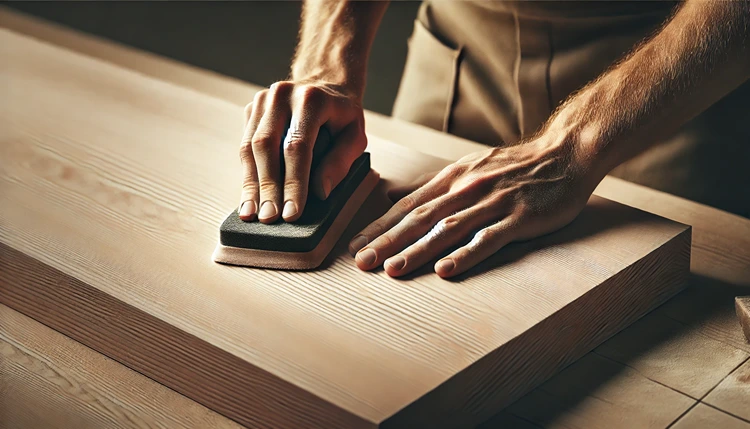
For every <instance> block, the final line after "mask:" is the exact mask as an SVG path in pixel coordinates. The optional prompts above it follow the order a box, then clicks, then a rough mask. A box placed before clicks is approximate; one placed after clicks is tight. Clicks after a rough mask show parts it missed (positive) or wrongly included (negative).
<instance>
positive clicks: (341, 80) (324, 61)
mask: <svg viewBox="0 0 750 429" xmlns="http://www.w3.org/2000/svg"><path fill="white" fill-rule="evenodd" d="M361 44H362V42H361V41H359V40H358V39H356V38H354V37H345V36H342V35H339V36H337V37H332V38H330V39H327V40H318V41H317V43H315V44H314V45H308V46H305V45H301V46H300V49H299V51H298V54H297V56H296V58H295V59H294V62H293V63H292V67H291V73H290V78H291V80H293V81H299V82H322V83H326V84H329V85H332V86H335V87H337V88H340V89H341V90H342V91H344V92H346V93H347V94H348V95H350V96H354V97H356V98H358V99H360V100H361V99H362V96H363V94H364V89H365V77H366V74H367V52H368V49H367V47H366V46H359V45H361Z"/></svg>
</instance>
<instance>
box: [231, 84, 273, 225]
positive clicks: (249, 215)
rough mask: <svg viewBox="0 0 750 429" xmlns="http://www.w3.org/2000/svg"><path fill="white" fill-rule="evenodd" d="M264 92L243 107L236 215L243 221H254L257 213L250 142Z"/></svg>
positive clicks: (256, 175)
mask: <svg viewBox="0 0 750 429" xmlns="http://www.w3.org/2000/svg"><path fill="white" fill-rule="evenodd" d="M265 95H266V92H265V91H258V92H257V93H256V94H255V98H254V99H253V102H252V103H250V104H248V105H247V106H246V107H245V130H244V132H243V135H242V142H241V143H240V161H241V162H242V194H241V195H240V205H239V208H238V214H239V216H240V219H242V220H243V221H246V222H247V221H251V220H254V219H255V216H256V214H257V213H258V198H259V193H258V172H257V170H256V168H255V157H254V156H253V147H252V140H253V135H254V134H255V129H256V128H257V127H258V123H259V122H260V118H261V117H262V116H263V104H264V102H265Z"/></svg>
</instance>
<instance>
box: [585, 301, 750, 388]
mask: <svg viewBox="0 0 750 429" xmlns="http://www.w3.org/2000/svg"><path fill="white" fill-rule="evenodd" d="M596 352H597V353H599V354H601V355H603V356H606V357H608V358H610V359H612V360H615V361H617V362H620V363H623V364H627V365H628V366H629V367H631V368H633V369H635V370H637V371H638V372H640V373H641V374H642V375H644V376H646V377H648V378H649V379H651V380H654V381H656V382H658V383H661V384H664V385H666V386H670V387H671V388H673V389H676V390H677V391H679V392H682V393H684V394H686V395H688V396H691V397H693V398H695V399H700V398H702V397H703V396H705V395H706V394H707V393H708V392H709V391H710V390H711V389H713V388H714V387H715V386H716V385H717V384H719V383H720V382H721V380H723V379H724V377H726V376H727V375H729V374H730V373H731V372H732V371H733V370H734V369H735V368H737V366H738V365H740V364H741V363H742V362H744V361H745V360H746V359H747V358H748V357H750V354H748V353H747V352H745V351H743V350H739V349H737V348H734V347H732V346H731V345H728V344H725V343H722V342H719V341H717V340H714V339H712V338H709V337H706V336H705V335H703V334H701V333H700V332H699V331H698V330H696V329H689V328H688V327H686V326H685V325H684V324H682V323H680V322H678V321H676V320H674V319H672V318H670V317H667V316H666V315H664V314H663V312H658V311H654V312H652V313H650V314H647V315H646V316H645V317H643V318H642V319H641V320H639V321H637V322H635V323H634V324H633V325H631V326H629V327H628V328H627V329H625V330H623V331H622V332H620V333H619V334H617V335H615V336H614V337H613V338H611V339H610V340H609V341H606V342H605V343H604V344H602V345H601V346H599V347H597V348H596ZM696 368H700V371H696Z"/></svg>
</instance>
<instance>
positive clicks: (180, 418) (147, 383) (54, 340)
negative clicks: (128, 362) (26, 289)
mask: <svg viewBox="0 0 750 429" xmlns="http://www.w3.org/2000/svg"><path fill="white" fill-rule="evenodd" d="M0 427H2V428H3V429H31V428H49V429H51V428H60V429H68V428H77V429H100V428H105V427H106V428H111V429H120V428H122V429H124V428H136V427H137V428H217V429H240V426H239V425H238V424H236V423H234V422H232V421H231V420H229V419H227V418H225V417H222V416H220V415H218V414H216V413H214V412H213V411H211V410H209V409H208V408H205V407H203V406H201V405H198V404H197V403H195V402H193V401H191V400H190V399H188V398H186V397H184V396H182V395H180V394H178V393H176V392H174V391H172V390H170V389H167V388H166V387H164V386H162V385H160V384H157V383H154V382H153V381H152V380H150V379H148V378H146V377H144V376H142V375H141V374H138V373H137V372H135V371H132V370H130V369H128V368H125V367H124V366H122V365H120V364H119V363H117V362H115V361H113V360H111V359H108V358H106V357H104V356H102V355H101V354H99V353H96V352H94V351H93V350H91V349H89V348H87V347H84V346H82V345H81V344H80V343H77V342H75V341H73V340H71V339H70V338H67V337H65V336H63V335H62V334H60V333H58V332H56V331H54V330H52V329H50V328H48V327H46V326H44V325H42V324H41V323H39V322H37V321H34V320H32V319H31V318H29V317H26V316H24V315H23V314H21V313H18V312H16V311H15V310H13V309H11V308H9V307H7V306H5V305H2V304H0Z"/></svg>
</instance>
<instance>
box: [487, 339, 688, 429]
mask: <svg viewBox="0 0 750 429" xmlns="http://www.w3.org/2000/svg"><path fill="white" fill-rule="evenodd" d="M696 402H697V401H696V400H695V399H692V398H690V397H688V396H686V395H683V394H682V393H679V392H677V391H675V390H672V389H670V388H668V387H665V386H662V385H661V384H658V383H656V382H654V381H651V380H649V379H648V378H646V377H644V376H643V375H641V374H639V373H638V371H636V370H634V369H631V368H627V367H623V366H622V365H620V364H619V363H617V362H614V361H612V360H610V359H607V358H605V357H603V356H600V355H598V354H596V353H589V354H587V355H586V356H584V357H583V358H581V359H579V360H578V361H577V362H575V363H574V364H572V365H571V366H569V367H568V368H566V369H565V370H563V371H562V372H561V373H560V374H558V375H557V376H555V377H554V378H552V379H551V380H549V381H548V382H546V383H544V384H543V385H541V386H540V387H539V388H537V389H535V390H534V391H532V392H531V393H529V394H528V395H526V396H525V397H523V398H521V399H520V400H519V401H518V402H516V403H514V404H513V405H511V406H510V407H508V409H507V412H510V413H511V414H514V415H517V416H520V417H523V418H524V419H525V420H529V421H531V422H533V423H535V424H537V425H539V426H541V427H544V428H546V429H556V428H565V429H573V428H580V429H597V428H602V429H605V428H606V429H619V428H622V429H631V428H639V429H651V428H653V429H662V428H666V427H667V426H668V425H669V424H670V423H672V422H673V421H675V420H676V419H677V418H678V417H679V416H680V415H682V414H683V413H684V412H685V411H687V410H688V409H689V408H690V407H691V406H692V405H693V404H695V403H696ZM490 428H492V427H491V426H490V427H487V428H484V427H482V428H481V429H490ZM493 429H494V428H493ZM498 429H499V428H498Z"/></svg>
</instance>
